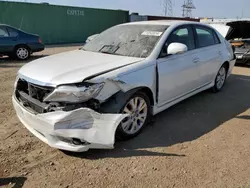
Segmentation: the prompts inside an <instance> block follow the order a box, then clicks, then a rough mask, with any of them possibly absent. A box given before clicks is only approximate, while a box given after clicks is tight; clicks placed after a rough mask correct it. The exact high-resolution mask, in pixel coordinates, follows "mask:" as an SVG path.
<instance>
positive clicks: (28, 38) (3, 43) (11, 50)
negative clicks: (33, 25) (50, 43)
mask: <svg viewBox="0 0 250 188" xmlns="http://www.w3.org/2000/svg"><path fill="white" fill-rule="evenodd" d="M42 50H44V45H43V44H42V41H41V39H40V38H39V36H38V35H34V34H28V33H25V32H24V31H21V30H18V29H16V28H13V27H11V26H8V25H2V24H0V55H7V56H10V57H15V58H18V59H20V60H25V59H27V58H29V56H30V54H32V53H33V52H39V51H42Z"/></svg>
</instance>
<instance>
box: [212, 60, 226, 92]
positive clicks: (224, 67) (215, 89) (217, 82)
mask: <svg viewBox="0 0 250 188" xmlns="http://www.w3.org/2000/svg"><path fill="white" fill-rule="evenodd" d="M222 69H223V70H224V71H223V72H225V75H224V81H223V83H220V84H219V81H218V79H219V78H218V77H221V78H222V75H221V71H222ZM227 73H228V67H227V65H226V64H223V65H222V66H221V67H220V69H219V71H218V73H217V75H216V78H215V84H214V87H213V88H212V91H213V92H214V93H217V92H219V91H221V90H222V88H223V87H224V85H225V83H226V80H227ZM220 81H221V79H220Z"/></svg>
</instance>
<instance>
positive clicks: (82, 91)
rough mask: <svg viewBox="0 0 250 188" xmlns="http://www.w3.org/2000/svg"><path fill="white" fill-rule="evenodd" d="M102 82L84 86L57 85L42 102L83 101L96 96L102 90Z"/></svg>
mask: <svg viewBox="0 0 250 188" xmlns="http://www.w3.org/2000/svg"><path fill="white" fill-rule="evenodd" d="M103 86H104V83H99V84H93V85H91V84H86V86H84V84H83V86H76V85H64V86H59V87H57V88H56V89H55V90H54V91H53V92H52V93H51V94H49V95H48V96H47V97H46V98H45V99H44V102H70V103H78V102H85V101H88V100H89V99H92V98H94V97H96V96H97V95H98V94H99V93H100V91H101V90H102V88H103Z"/></svg>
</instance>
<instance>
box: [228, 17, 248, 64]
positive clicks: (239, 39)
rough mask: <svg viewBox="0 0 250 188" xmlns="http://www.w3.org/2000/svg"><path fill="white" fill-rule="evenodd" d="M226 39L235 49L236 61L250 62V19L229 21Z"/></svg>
mask: <svg viewBox="0 0 250 188" xmlns="http://www.w3.org/2000/svg"><path fill="white" fill-rule="evenodd" d="M227 26H229V27H230V28H229V30H228V33H227V35H226V37H225V38H226V39H227V40H228V41H229V42H230V43H231V44H232V46H233V47H234V49H235V56H236V59H237V60H236V63H242V64H248V65H249V64H250V21H247V20H241V21H233V22H229V23H227Z"/></svg>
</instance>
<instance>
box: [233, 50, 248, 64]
mask: <svg viewBox="0 0 250 188" xmlns="http://www.w3.org/2000/svg"><path fill="white" fill-rule="evenodd" d="M235 55H236V63H243V64H247V63H249V62H250V53H247V54H240V53H238V54H235Z"/></svg>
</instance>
